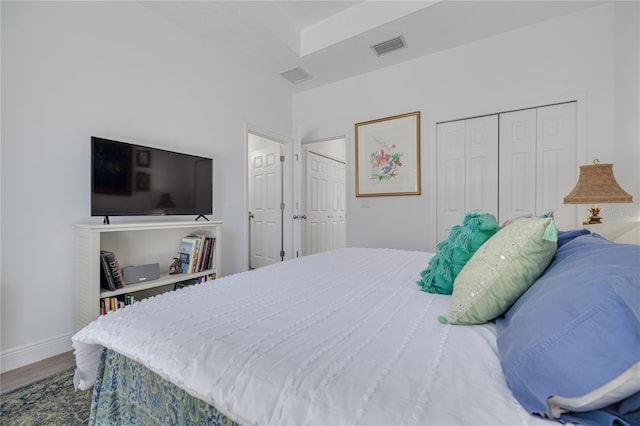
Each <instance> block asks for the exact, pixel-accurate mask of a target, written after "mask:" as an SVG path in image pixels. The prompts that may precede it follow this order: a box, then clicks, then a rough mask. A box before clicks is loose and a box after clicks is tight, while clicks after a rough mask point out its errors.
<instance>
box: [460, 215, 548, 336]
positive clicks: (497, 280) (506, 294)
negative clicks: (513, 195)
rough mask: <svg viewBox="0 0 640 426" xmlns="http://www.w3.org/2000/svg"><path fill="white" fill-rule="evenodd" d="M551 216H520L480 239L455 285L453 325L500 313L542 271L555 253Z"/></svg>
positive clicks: (479, 320)
mask: <svg viewBox="0 0 640 426" xmlns="http://www.w3.org/2000/svg"><path fill="white" fill-rule="evenodd" d="M557 235H558V233H557V229H556V226H555V224H554V222H553V218H537V217H531V218H522V219H518V220H517V221H515V222H513V223H511V224H509V225H508V226H506V227H504V228H502V229H501V230H500V231H498V233H496V234H495V235H493V236H492V237H491V238H490V239H489V240H488V241H487V242H486V243H484V244H483V245H482V246H481V247H480V248H479V249H478V251H476V252H475V254H474V255H473V256H472V257H471V259H470V260H469V262H467V264H466V265H465V266H464V268H462V271H460V274H458V277H457V278H456V280H455V282H454V285H453V295H452V301H451V317H450V319H449V322H451V323H452V324H483V323H485V322H488V321H491V320H492V319H494V318H496V317H498V316H500V315H502V314H503V313H504V312H505V311H506V310H507V309H509V307H510V306H511V305H512V304H513V303H514V302H515V301H516V300H518V298H519V297H520V296H521V295H522V294H523V293H524V292H525V291H527V289H528V288H529V287H530V286H531V285H532V284H533V283H534V281H535V280H536V279H538V277H539V276H540V275H541V274H542V273H543V272H544V270H545V269H546V268H547V266H548V265H549V263H550V262H551V260H552V259H553V255H554V254H555V252H556V241H557Z"/></svg>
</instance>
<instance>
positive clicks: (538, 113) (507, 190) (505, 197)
mask: <svg viewBox="0 0 640 426" xmlns="http://www.w3.org/2000/svg"><path fill="white" fill-rule="evenodd" d="M576 120H577V116H576V103H575V102H568V103H563V104H558V105H550V106H544V107H538V108H530V109H525V110H520V111H513V112H507V113H502V114H500V183H499V194H500V206H499V220H500V222H501V223H502V222H504V221H506V220H509V219H513V218H515V217H518V216H522V215H526V214H536V215H538V214H542V213H545V212H548V211H550V210H553V211H554V217H555V221H556V224H557V225H558V227H559V228H560V229H570V228H572V227H575V225H576V208H575V206H570V205H565V204H563V201H562V200H563V198H564V196H565V195H567V194H568V193H569V192H570V191H571V189H572V188H573V186H574V185H575V183H576V181H577V162H576V156H577V154H576V152H577V151H576V150H577V121H576Z"/></svg>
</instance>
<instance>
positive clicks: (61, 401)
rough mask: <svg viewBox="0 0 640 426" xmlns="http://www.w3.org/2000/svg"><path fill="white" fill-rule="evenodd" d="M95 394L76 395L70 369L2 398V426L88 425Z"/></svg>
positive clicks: (89, 391) (78, 392) (84, 392)
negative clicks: (92, 397) (92, 399)
mask: <svg viewBox="0 0 640 426" xmlns="http://www.w3.org/2000/svg"><path fill="white" fill-rule="evenodd" d="M92 392H93V389H89V390H87V391H77V392H76V390H75V389H74V387H73V368H70V369H68V370H65V371H62V372H60V373H58V374H55V375H53V376H51V377H48V378H46V379H42V380H39V381H37V382H35V383H31V384H28V385H25V386H22V387H20V388H17V389H15V390H12V391H10V392H6V393H3V394H2V395H0V407H1V414H0V424H2V425H3V426H4V425H21V426H22V425H25V426H26V425H29V426H31V425H86V424H88V423H89V413H90V410H91V395H92Z"/></svg>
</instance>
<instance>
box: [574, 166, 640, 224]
mask: <svg viewBox="0 0 640 426" xmlns="http://www.w3.org/2000/svg"><path fill="white" fill-rule="evenodd" d="M632 201H633V199H632V197H631V195H629V194H628V193H627V192H626V191H625V190H624V189H622V188H621V187H620V185H618V182H617V181H616V178H615V176H613V164H605V163H603V164H600V161H599V160H598V159H595V160H593V164H588V165H584V166H580V176H579V177H578V183H576V186H575V188H573V190H572V191H571V192H570V193H569V195H567V196H566V197H564V203H565V204H591V203H593V207H592V208H590V209H588V210H589V212H590V213H591V217H589V218H587V219H586V220H585V221H584V222H582V224H583V225H592V224H594V223H602V218H601V217H600V216H599V214H600V208H599V207H598V203H631V202H632Z"/></svg>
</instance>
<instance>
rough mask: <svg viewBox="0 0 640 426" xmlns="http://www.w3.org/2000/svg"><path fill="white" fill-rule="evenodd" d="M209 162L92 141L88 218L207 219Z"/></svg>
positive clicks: (210, 183)
mask: <svg viewBox="0 0 640 426" xmlns="http://www.w3.org/2000/svg"><path fill="white" fill-rule="evenodd" d="M212 164H213V160H212V159H211V158H205V157H198V156H195V155H189V154H184V153H179V152H173V151H167V150H163V149H157V148H151V147H148V146H142V145H134V144H130V143H125V142H118V141H114V140H109V139H102V138H98V137H92V138H91V215H92V216H136V215H162V214H172V215H210V214H212V211H213V196H212V194H213V171H212V170H213V169H212Z"/></svg>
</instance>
